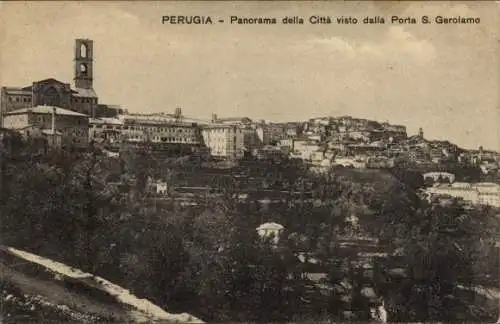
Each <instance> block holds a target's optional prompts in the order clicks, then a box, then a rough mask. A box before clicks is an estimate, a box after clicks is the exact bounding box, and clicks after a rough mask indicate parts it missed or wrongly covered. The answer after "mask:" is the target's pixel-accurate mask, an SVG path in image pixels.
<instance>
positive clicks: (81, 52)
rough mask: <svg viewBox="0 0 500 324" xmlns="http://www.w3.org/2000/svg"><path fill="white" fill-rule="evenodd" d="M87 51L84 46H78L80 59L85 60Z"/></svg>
mask: <svg viewBox="0 0 500 324" xmlns="http://www.w3.org/2000/svg"><path fill="white" fill-rule="evenodd" d="M87 50H88V49H87V45H86V44H82V45H80V57H83V58H86V57H87V56H88V55H87V54H88V53H87Z"/></svg>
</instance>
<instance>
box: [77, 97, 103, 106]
mask: <svg viewBox="0 0 500 324" xmlns="http://www.w3.org/2000/svg"><path fill="white" fill-rule="evenodd" d="M71 101H72V102H73V103H93V104H97V98H77V97H73V98H71Z"/></svg>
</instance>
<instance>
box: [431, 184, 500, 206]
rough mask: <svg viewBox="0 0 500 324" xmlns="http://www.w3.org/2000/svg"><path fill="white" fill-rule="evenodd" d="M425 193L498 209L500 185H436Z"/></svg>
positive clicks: (499, 204)
mask: <svg viewBox="0 0 500 324" xmlns="http://www.w3.org/2000/svg"><path fill="white" fill-rule="evenodd" d="M426 192H427V193H429V194H431V195H446V196H451V197H454V198H462V199H463V200H465V201H469V202H471V203H472V204H476V205H488V206H493V207H500V185H498V184H496V183H488V182H479V183H474V184H473V183H464V182H461V183H454V184H452V185H448V184H436V185H435V186H433V187H431V188H427V189H426Z"/></svg>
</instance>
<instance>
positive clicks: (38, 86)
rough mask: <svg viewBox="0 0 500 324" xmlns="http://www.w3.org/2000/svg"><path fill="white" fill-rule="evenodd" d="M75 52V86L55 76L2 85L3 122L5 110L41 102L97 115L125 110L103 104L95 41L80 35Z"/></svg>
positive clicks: (1, 107)
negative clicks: (96, 87)
mask: <svg viewBox="0 0 500 324" xmlns="http://www.w3.org/2000/svg"><path fill="white" fill-rule="evenodd" d="M74 55H75V56H74V87H72V86H71V85H70V84H69V83H65V82H61V81H59V80H56V79H53V78H48V79H45V80H41V81H35V82H33V83H32V84H31V85H29V86H26V87H2V89H1V94H0V121H1V122H2V124H0V126H2V125H3V117H4V115H5V114H8V113H9V112H12V111H14V110H18V109H23V108H30V107H37V106H53V107H58V108H63V109H67V110H70V111H74V112H77V113H81V114H85V115H87V116H89V117H93V118H95V117H113V116H115V115H117V114H119V113H120V112H121V111H120V109H119V108H118V107H116V106H108V105H102V104H99V98H98V96H97V94H96V92H95V90H94V87H93V80H94V69H93V63H94V59H93V57H94V42H93V41H92V40H90V39H76V40H75V54H74Z"/></svg>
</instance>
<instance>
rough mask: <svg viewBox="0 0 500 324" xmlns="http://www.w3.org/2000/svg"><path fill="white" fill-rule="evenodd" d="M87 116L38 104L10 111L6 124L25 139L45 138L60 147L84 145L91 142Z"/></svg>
mask: <svg viewBox="0 0 500 324" xmlns="http://www.w3.org/2000/svg"><path fill="white" fill-rule="evenodd" d="M88 121H89V119H88V117H87V115H84V114H80V113H78V112H75V111H72V110H67V109H63V108H59V107H55V106H36V107H32V108H31V107H30V108H21V109H16V110H12V111H9V112H7V113H5V115H4V125H5V127H6V128H8V129H12V130H16V131H18V132H20V133H21V134H23V135H24V137H26V138H33V137H46V138H47V139H48V141H49V143H53V144H56V143H57V146H73V147H79V148H84V147H87V145H88V142H89V126H88Z"/></svg>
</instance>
